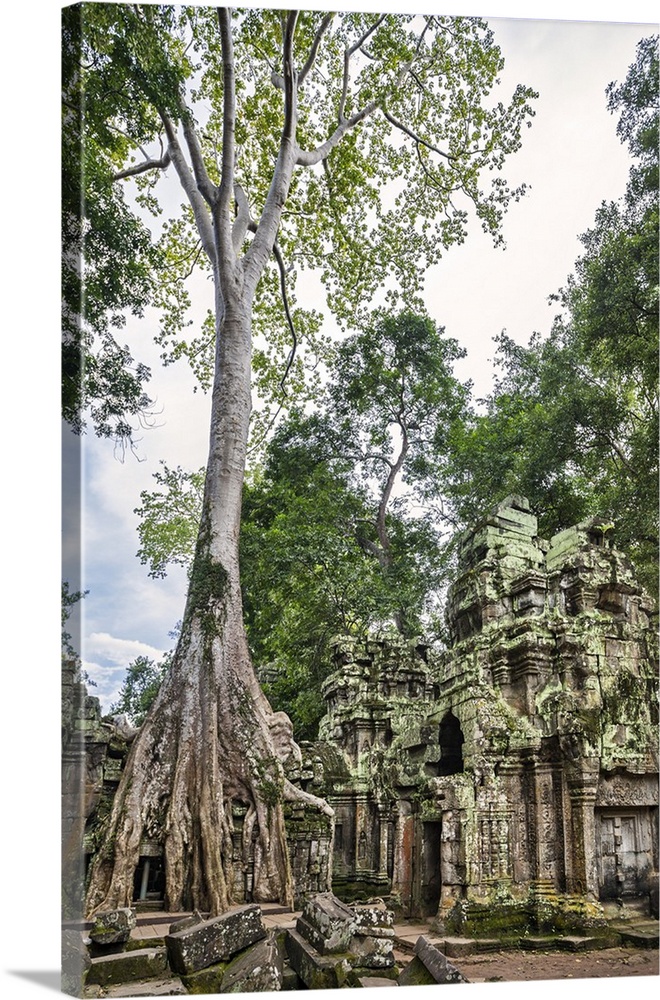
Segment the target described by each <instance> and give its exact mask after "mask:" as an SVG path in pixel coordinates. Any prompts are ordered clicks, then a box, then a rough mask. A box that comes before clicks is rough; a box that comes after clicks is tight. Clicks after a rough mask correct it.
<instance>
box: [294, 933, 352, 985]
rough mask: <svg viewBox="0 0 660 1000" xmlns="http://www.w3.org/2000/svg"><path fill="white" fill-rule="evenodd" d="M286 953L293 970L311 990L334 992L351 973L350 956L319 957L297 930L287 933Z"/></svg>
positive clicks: (329, 955)
mask: <svg viewBox="0 0 660 1000" xmlns="http://www.w3.org/2000/svg"><path fill="white" fill-rule="evenodd" d="M286 951H287V955H288V957H289V962H290V963H291V968H292V969H293V970H294V971H295V972H296V974H297V975H298V976H299V977H300V979H301V980H302V981H303V983H304V984H305V986H306V987H307V988H308V989H310V990H332V989H338V988H340V987H342V986H343V985H344V984H345V982H346V979H347V976H348V974H349V972H350V971H351V963H350V961H349V958H348V956H346V955H341V954H327V955H319V953H318V951H316V949H315V948H313V947H312V945H311V944H310V943H309V941H306V940H305V939H304V938H303V937H302V936H301V935H300V934H298V932H297V931H295V930H289V931H287V937H286Z"/></svg>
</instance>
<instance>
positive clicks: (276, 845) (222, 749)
mask: <svg viewBox="0 0 660 1000" xmlns="http://www.w3.org/2000/svg"><path fill="white" fill-rule="evenodd" d="M65 54H67V60H66V64H67V66H68V67H69V80H70V86H69V90H68V96H67V98H66V102H68V103H65V108H68V112H67V116H65V122H68V125H65V138H66V134H67V133H66V128H68V129H69V133H70V137H71V138H72V141H74V142H75V140H76V136H77V135H81V137H82V161H83V177H84V178H85V180H86V184H87V187H86V190H85V191H84V192H83V212H82V215H81V216H80V218H79V219H78V220H77V228H76V226H75V225H73V226H72V227H71V231H72V233H74V234H75V239H74V240H73V241H72V247H71V250H72V251H73V250H75V249H76V247H77V246H78V244H79V246H80V248H81V249H82V255H83V270H82V275H81V281H82V287H83V289H84V295H83V308H82V310H81V313H82V315H81V316H79V317H78V319H79V321H80V324H81V326H80V330H82V334H79V335H78V339H77V340H76V338H75V337H74V348H75V349H77V350H78V351H80V352H82V354H83V355H84V356H85V358H86V359H87V361H88V362H89V365H90V367H91V370H92V371H93V369H94V362H98V360H99V359H102V358H103V352H104V350H107V347H108V343H110V344H112V339H110V340H109V341H108V340H107V339H106V340H105V341H104V340H103V337H101V339H100V340H99V336H98V333H99V330H106V331H107V329H108V327H107V326H106V327H103V326H102V324H101V325H99V323H100V322H101V321H100V320H99V319H98V317H99V316H100V317H101V318H102V317H103V309H104V306H103V297H104V290H103V281H99V280H98V275H99V273H100V272H101V270H102V268H104V267H105V269H106V272H105V273H106V275H107V274H113V273H114V274H115V275H116V273H118V272H113V270H112V265H113V263H116V265H117V268H121V267H123V268H124V273H127V274H132V273H133V271H132V270H131V268H132V267H133V268H135V267H136V266H137V263H136V260H134V259H133V257H131V251H132V249H133V248H134V249H135V253H136V254H137V253H138V251H139V254H138V256H139V263H140V266H143V267H144V276H146V277H145V283H146V285H147V286H149V287H151V288H156V289H157V291H156V294H155V301H156V302H157V303H158V304H160V305H161V306H163V307H164V325H163V336H162V339H163V342H164V343H165V344H169V346H170V347H171V348H172V349H173V350H174V352H175V353H177V354H182V353H188V354H189V355H190V356H191V358H192V359H193V361H194V363H195V364H196V365H197V366H198V371H199V372H200V373H201V376H202V377H204V372H205V369H204V365H203V363H202V362H201V361H200V359H201V358H203V357H204V356H205V351H206V352H209V353H207V355H206V356H207V357H208V360H209V365H208V368H207V369H206V371H207V372H208V373H209V378H210V388H211V392H212V410H211V425H210V434H209V458H208V465H207V471H206V479H205V493H204V501H203V513H202V518H201V526H200V531H199V537H198V540H197V545H196V552H195V558H194V563H193V568H192V572H191V579H190V587H189V593H188V598H187V603H186V608H185V614H184V617H183V626H182V630H181V636H180V639H179V641H178V645H177V649H176V652H175V654H174V658H173V663H172V666H171V669H170V671H169V672H168V674H167V677H166V678H165V681H164V682H163V685H162V687H161V689H160V692H159V694H158V697H157V699H156V701H155V702H154V704H153V706H152V709H151V710H150V712H149V714H148V716H147V719H146V721H145V722H144V725H143V726H142V729H141V731H140V733H139V736H138V737H137V739H136V740H135V742H134V744H133V746H132V749H131V753H130V756H129V758H128V761H127V764H126V768H125V772H124V776H123V778H122V782H121V785H120V787H119V790H118V793H117V796H116V798H115V801H114V806H113V810H112V814H111V816H110V818H109V821H108V824H107V829H106V831H105V839H104V842H103V845H102V847H101V849H100V851H99V852H98V854H97V856H96V859H95V862H94V865H93V869H92V873H91V879H90V884H89V891H88V908H89V910H90V911H93V910H95V909H99V908H108V907H111V906H122V905H128V904H129V903H130V901H131V898H132V891H133V877H134V872H135V868H136V865H137V862H138V855H139V846H140V841H141V839H142V838H143V837H144V836H148V837H150V838H152V839H156V840H158V841H160V842H161V843H162V845H163V849H164V855H165V865H166V905H167V906H168V908H169V909H170V910H177V909H181V908H184V907H197V908H199V909H202V910H206V911H210V912H212V913H218V912H221V911H223V910H224V909H226V908H227V906H228V905H229V904H230V902H231V901H232V899H233V898H234V895H235V891H236V890H235V888H234V886H233V885H232V868H231V851H232V839H231V833H232V804H233V803H235V802H240V803H242V804H244V805H245V806H247V810H248V812H247V818H246V822H245V828H244V833H245V838H246V846H247V843H248V842H249V840H250V839H251V837H252V834H253V832H254V831H256V832H257V845H258V850H257V857H256V870H255V877H254V898H255V899H256V900H262V901H263V900H271V899H279V900H281V901H282V902H285V903H291V901H292V882H291V872H290V867H289V861H288V854H287V849H286V831H285V826H284V818H283V804H284V802H285V801H287V800H304V801H305V802H307V803H309V804H310V805H313V806H316V807H318V808H319V809H321V810H322V811H323V812H325V813H327V814H328V817H330V816H331V810H330V809H329V807H328V806H327V805H326V804H325V803H324V802H322V801H321V800H318V799H315V798H314V797H312V796H310V795H308V794H306V793H304V792H302V791H301V790H300V789H299V788H297V787H295V786H294V785H293V784H291V782H290V781H289V780H288V779H287V777H286V773H285V767H284V765H285V764H286V760H287V758H289V757H291V756H292V755H294V756H295V755H296V753H297V752H298V751H297V748H296V746H295V743H294V742H293V736H292V732H291V726H290V723H289V722H288V719H287V717H286V716H283V715H282V714H281V713H274V712H273V711H272V709H271V707H270V705H269V704H268V702H267V700H266V698H265V697H264V695H263V693H262V691H261V689H260V687H259V684H258V681H257V679H256V676H255V673H254V671H253V668H252V664H251V662H250V655H249V651H248V646H247V643H246V638H245V631H244V627H243V615H242V606H241V587H240V579H239V566H238V537H239V529H240V511H241V489H242V484H243V478H244V472H245V465H246V451H247V445H248V432H249V425H250V414H251V391H252V388H253V382H254V380H255V378H256V379H257V380H258V381H259V383H260V387H261V388H262V389H266V390H267V389H268V388H269V387H270V389H271V390H274V391H275V393H277V392H278V391H280V392H281V390H280V388H279V383H280V380H281V377H282V369H284V367H289V368H292V375H291V376H290V377H291V378H292V379H293V380H294V382H295V380H296V379H298V381H300V380H301V378H302V366H301V365H300V363H299V362H298V363H296V362H295V361H293V359H292V356H291V354H289V357H288V365H285V361H284V358H283V352H284V353H285V356H286V352H287V351H288V350H289V345H286V346H285V344H286V341H287V338H291V337H292V336H295V337H296V338H297V339H298V340H303V345H302V346H303V350H304V346H305V342H307V343H312V342H313V337H314V334H315V331H316V330H317V328H318V317H315V316H313V315H310V314H304V313H303V312H302V311H301V310H297V311H296V312H295V313H294V312H292V309H291V307H290V303H289V301H288V298H287V296H286V288H287V281H289V282H290V277H289V276H288V275H287V269H288V268H289V267H290V266H291V265H295V266H296V268H297V269H298V270H302V269H305V268H310V269H315V270H317V271H318V272H319V274H320V277H321V278H322V280H323V281H324V282H325V284H326V286H327V289H328V305H329V307H330V308H331V309H332V310H333V312H334V314H335V316H336V317H337V318H338V319H339V321H340V322H343V323H346V324H347V323H349V322H350V321H351V319H355V318H358V319H363V318H364V316H365V314H367V313H368V311H369V308H370V302H371V301H372V299H373V297H374V296H375V295H376V294H377V293H378V292H379V290H381V289H382V288H384V287H385V285H389V286H391V287H392V288H394V289H395V293H394V296H392V297H394V298H395V297H397V296H398V297H399V298H400V299H401V301H402V302H404V303H408V304H412V302H413V300H414V297H415V294H416V293H417V291H418V290H419V289H420V288H421V285H422V283H423V278H424V272H425V270H426V268H427V267H428V266H429V265H430V264H432V263H433V262H435V261H437V260H438V259H439V257H440V256H441V254H442V253H443V252H444V250H445V249H446V248H447V247H448V246H450V245H451V244H452V243H456V242H461V241H462V240H463V239H464V238H465V236H466V232H467V224H468V218H469V216H470V214H473V215H476V217H477V218H478V219H479V220H480V221H481V224H482V225H483V227H484V229H485V230H486V231H488V232H489V233H491V234H492V235H493V237H494V239H495V241H496V242H497V241H499V239H500V236H499V229H500V224H501V220H502V216H503V213H504V212H505V210H506V208H507V206H508V205H509V203H510V202H511V200H515V199H517V198H518V197H519V196H520V194H521V193H522V189H513V190H512V189H510V188H509V187H508V186H507V184H506V182H505V180H504V179H503V177H502V175H501V169H502V167H503V164H504V161H505V159H506V157H507V156H508V155H509V154H510V153H513V152H515V151H516V150H517V149H518V148H519V146H520V142H521V131H522V129H523V126H524V125H526V124H527V125H529V124H530V116H531V115H532V111H531V107H530V100H531V98H532V97H533V96H534V95H533V93H532V92H531V91H530V90H529V89H527V88H525V87H523V86H519V87H518V88H517V89H516V90H515V92H514V94H513V95H512V96H511V97H510V98H509V99H508V101H507V103H503V102H501V101H497V100H495V99H494V98H493V96H492V91H493V87H494V86H495V85H496V83H497V77H498V73H499V71H500V70H501V68H502V65H503V60H502V56H501V53H500V51H499V49H498V47H497V46H496V44H495V41H494V39H493V36H492V33H491V31H490V30H489V28H488V26H487V25H486V24H484V23H483V22H481V21H479V20H475V19H465V18H449V17H438V16H423V17H416V16H413V15H396V16H395V15H380V16H378V15H374V14H361V13H348V14H341V15H340V14H329V13H328V14H323V13H320V12H298V11H284V12H275V11H270V10H240V11H231V10H228V9H223V8H221V9H203V8H172V7H167V6H162V7H153V6H144V7H140V6H133V5H130V6H129V5H126V6H123V5H119V6H114V5H113V6H110V5H109V6H103V5H82V6H81V7H78V8H74V9H73V10H72V11H68V12H65ZM164 174H168V175H169V176H170V177H171V176H172V174H174V176H175V177H176V179H177V180H178V182H179V184H180V187H181V191H182V192H183V195H184V206H183V208H182V212H181V214H180V215H179V216H178V217H177V218H172V219H169V220H168V221H167V222H166V223H165V225H164V226H163V228H162V235H161V238H160V242H159V243H158V246H157V247H156V248H155V249H154V248H153V247H150V248H148V252H147V249H145V248H144V247H143V246H142V245H141V244H140V245H138V239H137V236H138V235H139V237H140V240H142V238H143V235H144V234H143V231H142V229H141V228H140V226H139V224H138V222H137V221H136V217H134V216H132V215H131V213H130V211H129V209H128V203H127V202H126V200H125V198H124V194H123V190H122V189H123V187H124V185H126V184H127V183H131V184H135V183H137V184H138V189H139V199H140V200H141V202H142V204H143V205H144V206H146V207H147V208H152V209H154V210H157V201H156V197H157V193H158V184H157V182H158V180H159V179H160V178H161V177H163V175H164ZM482 185H483V187H482ZM386 192H388V196H387V197H386V196H385V194H386ZM71 210H72V211H73V208H72V209H71ZM95 213H96V214H97V215H98V217H99V218H107V217H108V213H110V214H112V213H114V217H116V218H117V219H119V220H121V226H118V227H117V229H116V230H112V227H110V229H109V231H108V234H107V236H106V242H107V244H108V245H107V247H106V250H105V253H104V252H103V251H102V250H99V249H98V247H96V248H95V249H94V245H93V239H92V237H93V234H92V233H91V232H90V227H89V219H90V218H92V217H93V216H94V214H95ZM90 239H92V244H91V245H92V249H94V252H89V253H86V241H88V240H90ZM76 241H77V242H76ZM113 254H114V257H113ZM72 256H75V255H74V254H72ZM108 261H110V263H108ZM74 264H75V262H74ZM193 264H194V265H198V266H200V267H203V268H206V270H207V271H208V273H209V274H210V275H211V277H212V281H213V289H214V307H213V310H212V320H211V323H210V325H208V324H207V326H206V327H205V331H202V332H200V333H199V336H198V337H196V338H194V339H193V340H192V341H190V342H187V341H184V340H183V339H182V338H181V336H180V326H181V322H182V320H183V317H184V313H185V305H186V292H185V287H184V280H185V277H186V275H187V274H188V273H189V272H190V270H191V266H192V265H193ZM154 268H155V269H156V270H155V271H154ZM149 282H151V285H150V284H149ZM119 285H120V286H121V282H119ZM94 297H96V304H97V311H98V315H97V314H94V315H92V314H91V311H90V308H89V305H88V303H89V301H90V300H91V299H94ZM120 298H121V296H118V297H117V301H118V302H119V300H120ZM72 301H73V300H72ZM119 304H120V305H121V302H119ZM128 304H129V305H130V303H128ZM113 307H114V304H113V302H109V303H108V309H112V308H113ZM71 308H72V309H75V305H74V306H71ZM95 316H96V320H97V326H96V328H94V327H93V325H92V323H91V320H93V319H94V317H95ZM106 322H107V317H106ZM294 330H295V334H294V333H293V331H294ZM256 334H259V335H262V334H265V335H268V336H270V343H271V345H272V347H271V349H270V351H271V353H270V354H269V348H268V347H264V346H263V344H262V343H261V341H260V343H259V352H258V353H257V351H256V349H255V345H254V338H255V335H256ZM95 337H96V339H95ZM122 360H126V359H121V358H120V361H122ZM296 364H297V367H296ZM278 366H279V369H280V370H279V371H278ZM119 369H121V364H120V365H119V366H118V369H117V371H118V377H117V380H116V382H117V383H118V378H119V374H120V372H119ZM114 387H115V389H116V388H117V385H115V386H114ZM134 388H135V387H134ZM80 398H81V401H82V402H83V403H84V401H85V400H86V399H87V400H89V399H92V398H93V392H92V391H91V390H89V391H88V394H87V396H86V395H85V391H84V385H83V392H82V394H81V397H80ZM132 398H133V401H134V400H135V393H134V394H133V397H132ZM116 409H117V412H119V411H120V409H121V406H120V403H117V406H116ZM107 430H108V427H107V425H106V432H107ZM119 430H120V433H121V432H122V430H123V428H122V426H121V425H120V428H119Z"/></svg>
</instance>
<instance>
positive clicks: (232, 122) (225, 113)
mask: <svg viewBox="0 0 660 1000" xmlns="http://www.w3.org/2000/svg"><path fill="white" fill-rule="evenodd" d="M218 24H219V27H220V44H221V49H222V82H223V93H222V104H223V106H222V177H221V179H220V190H219V194H218V198H217V202H216V205H215V206H214V208H215V209H216V211H214V213H213V215H214V222H215V225H216V227H217V234H218V243H219V249H220V252H221V254H222V256H223V257H233V256H234V254H233V241H232V234H231V223H230V209H231V199H232V194H233V192H234V158H235V137H236V79H235V68H234V43H233V40H232V36H231V10H230V9H229V8H227V7H218Z"/></svg>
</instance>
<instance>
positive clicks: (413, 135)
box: [381, 108, 457, 160]
mask: <svg viewBox="0 0 660 1000" xmlns="http://www.w3.org/2000/svg"><path fill="white" fill-rule="evenodd" d="M381 111H382V112H383V115H384V117H385V118H386V119H387V120H388V122H389V123H390V125H393V126H394V128H396V129H399V130H400V131H401V132H404V133H405V134H406V135H407V136H409V137H410V138H411V139H412V140H413V141H414V142H416V143H418V144H419V145H420V146H426V148H427V149H430V150H431V151H432V152H433V153H437V154H438V156H444V158H445V160H455V159H457V157H455V156H451V154H450V153H444V152H443V151H442V150H441V149H438V147H437V146H434V145H433V144H432V143H430V142H427V141H426V139H422V137H421V136H420V135H417V133H416V132H413V131H412V129H409V128H408V127H407V125H404V124H403V122H400V121H399V120H398V119H397V118H395V117H394V115H391V114H390V113H389V111H387V110H386V109H385V108H381Z"/></svg>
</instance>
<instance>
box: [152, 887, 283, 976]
mask: <svg viewBox="0 0 660 1000" xmlns="http://www.w3.org/2000/svg"><path fill="white" fill-rule="evenodd" d="M264 937H266V930H265V928H264V925H263V922H262V920H261V908H260V907H259V906H256V905H254V904H251V905H248V906H241V907H239V908H238V909H236V910H230V911H229V913H223V914H222V915H221V916H219V917H213V918H212V919H211V920H204V921H202V923H197V924H195V925H194V926H193V927H190V928H188V929H187V930H181V931H176V933H174V934H168V935H167V936H166V938H165V945H166V947H167V954H168V957H169V961H170V966H171V967H172V969H173V970H174V972H178V973H179V975H181V974H184V975H188V974H189V973H191V972H199V970H200V969H205V968H207V966H209V965H216V964H217V963H218V962H226V961H228V960H229V959H230V958H233V956H234V955H235V954H236V953H237V952H239V951H243V949H244V948H249V946H250V945H251V944H255V942H257V941H260V940H261V938H264Z"/></svg>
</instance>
